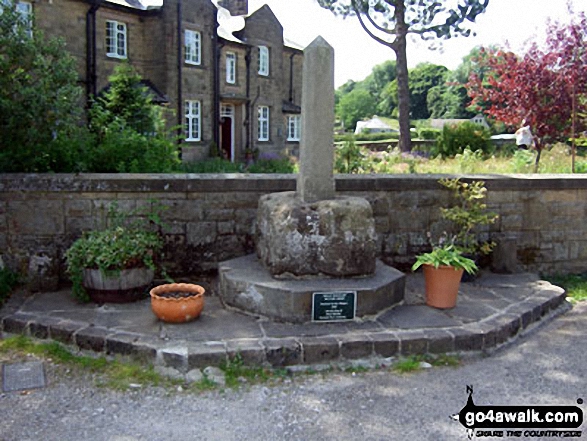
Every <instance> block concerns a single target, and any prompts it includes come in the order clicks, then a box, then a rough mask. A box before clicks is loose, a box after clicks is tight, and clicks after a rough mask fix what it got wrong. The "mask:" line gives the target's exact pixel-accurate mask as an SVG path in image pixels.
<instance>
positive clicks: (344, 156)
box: [334, 137, 369, 173]
mask: <svg viewBox="0 0 587 441" xmlns="http://www.w3.org/2000/svg"><path fill="white" fill-rule="evenodd" d="M368 156H369V154H368V152H367V151H366V150H365V149H364V148H363V147H360V146H358V145H357V144H356V143H355V141H354V138H353V137H349V138H347V140H346V141H345V142H344V143H343V144H342V145H338V146H337V147H336V150H335V157H334V170H335V171H336V172H337V173H364V172H365V170H366V168H367V167H368V165H369V160H368Z"/></svg>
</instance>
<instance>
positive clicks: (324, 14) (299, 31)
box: [249, 0, 587, 87]
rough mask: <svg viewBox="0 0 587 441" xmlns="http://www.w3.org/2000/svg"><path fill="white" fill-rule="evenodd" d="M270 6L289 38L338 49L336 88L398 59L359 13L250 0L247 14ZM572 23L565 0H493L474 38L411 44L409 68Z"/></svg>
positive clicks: (517, 42) (455, 61)
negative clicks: (438, 46) (436, 45)
mask: <svg viewBox="0 0 587 441" xmlns="http://www.w3.org/2000/svg"><path fill="white" fill-rule="evenodd" d="M586 3H587V2H586V1H585V0H575V1H574V6H573V7H574V10H575V12H578V11H584V12H585V11H587V4H586ZM263 4H267V5H268V6H269V7H270V8H271V10H272V11H273V13H274V14H275V15H276V17H277V19H278V20H279V21H280V22H281V24H282V25H283V28H284V36H285V38H287V39H289V40H292V41H294V42H296V43H297V44H299V45H300V46H302V47H305V46H307V45H308V44H309V43H311V42H312V41H313V40H314V38H316V37H317V36H318V35H321V36H322V37H323V38H325V39H326V41H328V42H329V43H330V45H331V46H333V47H334V51H335V86H336V87H339V86H341V85H342V84H344V83H345V82H346V81H347V80H350V79H352V80H355V81H361V80H363V79H364V78H365V77H366V76H367V75H369V74H370V73H371V70H372V69H373V67H374V66H375V65H377V64H381V63H383V62H384V61H386V60H390V59H391V60H393V59H395V54H394V53H393V51H392V50H391V49H390V48H388V47H386V46H383V45H381V44H379V43H377V42H376V41H375V40H372V39H371V38H370V37H369V36H368V35H367V34H366V33H365V31H364V30H363V29H362V28H361V26H360V24H359V22H358V20H357V18H356V17H349V18H346V19H343V18H342V17H336V16H334V14H332V13H331V12H330V11H328V10H326V9H322V8H320V7H319V6H318V3H317V1H316V0H249V13H252V12H253V11H255V10H257V9H259V8H260V7H261V6H262V5H263ZM549 18H550V19H553V20H558V21H562V22H565V23H566V22H568V21H569V20H570V15H569V13H568V9H567V2H566V1H565V0H490V1H489V6H488V7H487V10H486V12H485V13H484V14H482V15H481V16H479V17H478V18H477V22H476V23H474V24H473V25H472V30H473V31H474V32H476V34H477V35H476V36H475V37H468V38H464V37H458V38H453V39H450V40H447V41H445V42H444V43H443V49H442V50H434V51H432V50H430V49H428V45H427V43H426V42H422V41H418V40H413V41H409V42H408V52H407V55H408V67H410V68H411V67H414V66H416V65H417V64H419V63H422V62H430V63H435V64H441V65H444V66H446V67H447V68H449V69H451V70H452V69H455V68H456V67H457V66H458V65H459V64H460V63H461V61H462V59H463V57H464V56H466V55H467V54H468V53H469V52H470V51H471V49H473V48H474V47H475V46H479V45H490V44H499V45H506V44H507V45H508V47H509V48H510V49H511V50H513V51H514V52H518V51H521V49H523V47H524V44H526V43H527V42H528V41H532V40H537V41H538V42H542V41H544V36H545V29H546V24H547V21H548V19H549Z"/></svg>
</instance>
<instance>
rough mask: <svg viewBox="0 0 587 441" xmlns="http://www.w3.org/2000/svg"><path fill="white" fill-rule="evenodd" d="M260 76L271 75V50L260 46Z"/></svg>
mask: <svg viewBox="0 0 587 441" xmlns="http://www.w3.org/2000/svg"><path fill="white" fill-rule="evenodd" d="M259 75H263V76H268V75H269V48H268V47H267V46H259Z"/></svg>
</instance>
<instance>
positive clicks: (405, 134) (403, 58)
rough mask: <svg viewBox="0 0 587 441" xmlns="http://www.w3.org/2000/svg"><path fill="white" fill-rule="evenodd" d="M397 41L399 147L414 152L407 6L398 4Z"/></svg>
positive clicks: (396, 11) (395, 46)
mask: <svg viewBox="0 0 587 441" xmlns="http://www.w3.org/2000/svg"><path fill="white" fill-rule="evenodd" d="M395 20H396V39H395V41H394V43H393V45H392V49H393V50H394V52H395V57H396V60H397V101H398V110H399V147H400V150H401V151H402V152H410V151H412V141H411V137H410V88H409V84H408V56H407V52H406V45H407V43H406V36H407V34H408V28H407V26H406V22H405V6H404V4H403V2H401V1H400V2H398V3H397V6H396V7H395Z"/></svg>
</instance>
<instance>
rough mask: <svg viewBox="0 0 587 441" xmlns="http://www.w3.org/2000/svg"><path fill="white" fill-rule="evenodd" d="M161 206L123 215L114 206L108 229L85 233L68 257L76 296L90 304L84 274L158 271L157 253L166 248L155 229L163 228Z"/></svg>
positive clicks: (109, 215)
mask: <svg viewBox="0 0 587 441" xmlns="http://www.w3.org/2000/svg"><path fill="white" fill-rule="evenodd" d="M161 210H162V207H161V206H158V205H156V206H154V207H152V208H151V207H145V208H143V209H137V210H133V211H131V212H129V213H124V212H121V211H120V210H119V209H118V204H117V203H116V202H115V203H113V204H112V205H111V206H110V208H109V210H108V215H107V218H108V224H109V225H108V226H107V227H105V228H104V229H102V230H94V231H89V232H85V233H84V234H83V235H82V237H81V238H79V239H77V240H76V241H75V242H74V243H73V244H72V245H71V247H69V249H68V250H67V252H66V253H65V257H66V259H67V272H68V273H69V275H70V277H71V281H72V283H73V295H74V296H75V297H77V298H78V299H80V300H82V301H87V300H88V297H87V293H86V292H85V290H84V287H83V285H82V282H83V270H84V269H86V268H88V269H99V270H101V271H102V272H103V273H106V274H108V273H114V274H116V273H118V272H120V271H121V270H123V269H129V268H136V267H141V266H146V267H148V268H151V269H155V262H154V256H155V253H157V252H158V251H160V250H161V249H162V248H163V240H162V238H161V236H160V234H159V232H156V231H153V227H154V226H158V227H159V228H160V227H161V225H162V224H161V219H160V212H161Z"/></svg>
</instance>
